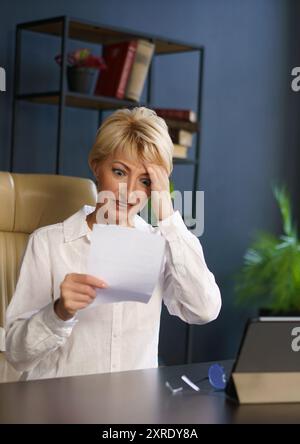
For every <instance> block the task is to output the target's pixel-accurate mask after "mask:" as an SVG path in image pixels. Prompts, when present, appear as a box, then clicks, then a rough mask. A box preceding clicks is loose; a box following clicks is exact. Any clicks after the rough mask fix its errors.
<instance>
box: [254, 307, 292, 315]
mask: <svg viewBox="0 0 300 444" xmlns="http://www.w3.org/2000/svg"><path fill="white" fill-rule="evenodd" d="M258 315H259V316H266V317H274V316H275V317H276V316H280V317H300V310H287V311H283V310H280V311H274V310H271V308H260V309H259V311H258Z"/></svg>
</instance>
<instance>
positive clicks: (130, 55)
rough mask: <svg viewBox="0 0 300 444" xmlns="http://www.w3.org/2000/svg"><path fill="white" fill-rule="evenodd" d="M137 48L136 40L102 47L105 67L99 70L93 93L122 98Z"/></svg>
mask: <svg viewBox="0 0 300 444" xmlns="http://www.w3.org/2000/svg"><path fill="white" fill-rule="evenodd" d="M136 49H137V40H130V41H126V42H121V43H113V44H111V45H105V46H104V47H103V58H104V60H105V62H106V64H107V69H106V70H104V71H100V73H99V77H98V80H97V84H96V88H95V94H96V95H102V96H110V97H116V98H118V99H123V98H124V95H125V89H126V85H127V81H128V77H129V74H130V71H131V68H132V64H133V61H134V56H135V53H136Z"/></svg>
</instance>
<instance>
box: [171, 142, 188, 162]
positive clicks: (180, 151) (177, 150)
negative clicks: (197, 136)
mask: <svg viewBox="0 0 300 444" xmlns="http://www.w3.org/2000/svg"><path fill="white" fill-rule="evenodd" d="M173 145H174V152H173V157H177V158H180V159H186V158H187V154H188V149H189V147H187V146H184V145H179V144H178V143H174V144H173Z"/></svg>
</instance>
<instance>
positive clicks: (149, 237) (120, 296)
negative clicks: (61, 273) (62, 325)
mask: <svg viewBox="0 0 300 444" xmlns="http://www.w3.org/2000/svg"><path fill="white" fill-rule="evenodd" d="M165 244H166V241H165V239H164V238H163V237H162V236H160V235H159V234H153V233H147V232H144V231H140V230H138V229H136V228H129V227H122V226H120V225H114V224H111V225H106V224H94V226H93V231H92V233H91V247H90V253H89V257H88V262H87V272H88V274H91V275H93V276H96V277H98V278H100V279H103V280H104V281H105V282H106V283H107V284H108V288H99V289H98V288H97V289H96V292H97V296H96V299H95V301H94V302H93V303H92V304H91V306H94V305H95V304H98V303H109V302H122V301H138V302H144V303H147V302H148V301H149V299H150V297H151V295H152V293H153V290H154V288H155V286H156V284H157V282H158V279H159V274H160V272H161V270H162V266H163V263H164V255H165Z"/></svg>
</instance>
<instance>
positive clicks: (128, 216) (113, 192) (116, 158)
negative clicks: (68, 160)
mask: <svg viewBox="0 0 300 444" xmlns="http://www.w3.org/2000/svg"><path fill="white" fill-rule="evenodd" d="M95 175H96V178H97V181H98V193H99V192H100V194H99V195H98V204H97V209H99V208H101V207H102V206H103V208H102V210H103V212H104V206H105V209H106V216H105V217H107V216H108V219H111V217H112V218H114V217H115V219H116V222H115V223H117V224H124V225H129V226H132V218H133V217H134V215H135V214H137V213H138V212H139V211H140V210H141V209H142V208H143V207H144V206H145V205H146V203H147V200H148V198H149V197H150V195H151V181H150V178H149V174H148V173H147V170H146V168H145V164H143V163H142V161H140V160H136V161H134V160H133V159H132V158H130V157H129V156H128V155H126V153H124V152H120V151H118V150H117V151H115V152H114V153H113V154H111V155H110V156H109V157H108V158H107V159H106V160H105V161H102V162H99V163H98V164H97V166H96V168H95ZM107 192H108V193H107ZM101 194H102V197H101ZM99 196H100V200H99ZM108 210H109V212H110V213H111V214H107V211H108ZM98 214H99V212H98V213H97V216H98ZM103 214H104V213H103ZM100 219H101V218H100ZM121 219H122V220H123V223H121ZM97 221H98V223H99V222H100V223H101V220H98V217H97ZM113 223H114V222H113Z"/></svg>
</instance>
